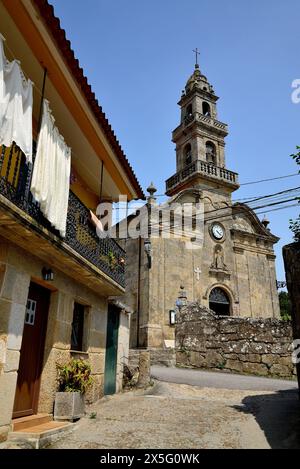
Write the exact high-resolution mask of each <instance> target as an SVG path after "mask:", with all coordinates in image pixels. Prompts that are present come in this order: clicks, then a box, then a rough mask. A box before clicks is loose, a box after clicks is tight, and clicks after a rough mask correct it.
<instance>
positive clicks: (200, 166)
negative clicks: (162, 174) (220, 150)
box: [166, 160, 239, 195]
mask: <svg viewBox="0 0 300 469" xmlns="http://www.w3.org/2000/svg"><path fill="white" fill-rule="evenodd" d="M195 177H205V178H206V179H210V180H213V181H216V182H218V183H221V184H223V185H224V184H225V185H229V186H231V187H232V188H234V189H236V188H238V187H239V183H238V174H237V173H234V172H232V171H229V170H228V169H225V168H220V167H219V166H215V165H213V164H211V163H207V162H205V161H201V160H197V161H194V162H193V163H191V164H189V165H188V166H186V167H185V168H184V169H183V170H181V171H179V172H178V173H176V174H174V175H173V176H171V177H170V178H169V179H167V181H166V194H167V195H171V194H172V191H173V190H174V189H175V187H177V186H179V185H181V184H183V183H184V182H186V181H188V180H189V179H192V178H195Z"/></svg>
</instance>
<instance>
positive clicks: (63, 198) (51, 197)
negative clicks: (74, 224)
mask: <svg viewBox="0 0 300 469" xmlns="http://www.w3.org/2000/svg"><path fill="white" fill-rule="evenodd" d="M70 171H71V149H70V148H69V147H68V146H67V145H66V143H65V141H64V139H63V137H62V136H61V135H60V133H59V131H58V129H57V127H55V125H54V117H53V116H52V113H51V111H50V109H49V103H48V101H47V100H46V99H45V100H44V102H43V117H42V125H41V131H40V134H39V137H38V143H37V152H36V157H35V161H34V166H33V174H32V181H31V193H32V195H33V196H34V198H35V200H37V201H38V202H39V203H40V207H41V210H42V212H43V213H44V215H45V217H46V218H47V219H48V220H49V221H50V223H51V224H52V225H53V226H54V227H55V228H56V229H57V230H58V231H59V232H60V234H61V236H63V237H64V236H65V234H66V222H67V211H68V200H69V187H70Z"/></svg>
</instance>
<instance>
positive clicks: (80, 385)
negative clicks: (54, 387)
mask: <svg viewBox="0 0 300 469" xmlns="http://www.w3.org/2000/svg"><path fill="white" fill-rule="evenodd" d="M56 366H57V370H58V388H59V389H58V390H59V391H60V392H81V394H84V393H85V391H86V390H87V388H88V387H89V386H91V384H92V383H93V378H92V377H91V366H90V364H89V363H88V362H86V361H85V360H77V359H75V358H71V360H70V361H69V362H68V363H66V364H64V365H60V364H59V363H57V365H56Z"/></svg>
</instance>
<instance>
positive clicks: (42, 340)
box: [12, 279, 51, 419]
mask: <svg viewBox="0 0 300 469" xmlns="http://www.w3.org/2000/svg"><path fill="white" fill-rule="evenodd" d="M31 285H34V286H35V287H37V288H39V289H43V290H45V292H46V294H47V295H48V298H47V307H46V308H45V309H46V310H45V311H44V321H43V322H42V328H41V335H40V344H39V348H38V351H37V352H38V365H37V367H36V377H38V379H36V380H35V382H34V385H33V392H32V413H29V412H28V410H29V409H27V410H20V411H14V410H13V414H12V418H13V419H15V418H19V417H25V416H29V415H35V414H37V411H38V404H39V394H40V387H41V374H42V369H43V362H44V352H45V344H46V335H47V327H48V317H49V308H50V295H51V290H50V289H48V288H46V287H45V286H44V285H41V284H39V283H37V282H35V281H34V280H32V279H31V281H30V285H29V290H28V296H27V300H28V299H29V295H30V293H29V291H30V286H31ZM27 300H26V307H27ZM25 318H26V312H25V315H24V324H25ZM23 334H24V329H23ZM23 337H24V336H22V342H23ZM21 355H22V343H21V348H20V361H19V363H20V362H21ZM19 372H20V368H19V369H18V377H17V382H16V389H15V397H16V392H17V386H18V378H19ZM14 405H15V403H14Z"/></svg>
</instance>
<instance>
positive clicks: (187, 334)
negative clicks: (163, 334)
mask: <svg viewBox="0 0 300 469" xmlns="http://www.w3.org/2000/svg"><path fill="white" fill-rule="evenodd" d="M292 341H293V337H292V327H291V323H290V322H285V321H281V320H278V319H272V318H268V319H253V318H241V317H227V316H226V317H225V316H217V315H216V314H215V313H214V312H213V311H211V310H209V309H207V308H205V307H203V306H201V305H200V304H199V303H191V304H189V305H188V306H187V307H185V308H184V310H182V311H181V312H180V313H178V316H177V324H176V364H177V366H183V367H189V368H205V369H213V370H224V371H228V372H236V373H244V374H253V375H260V376H270V377H271V376H272V377H281V378H295V377H296V370H295V366H294V365H293V363H292V359H291V344H292Z"/></svg>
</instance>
